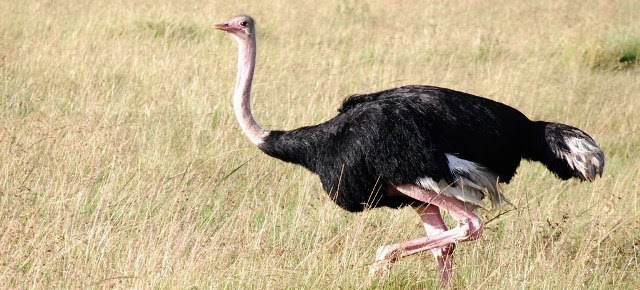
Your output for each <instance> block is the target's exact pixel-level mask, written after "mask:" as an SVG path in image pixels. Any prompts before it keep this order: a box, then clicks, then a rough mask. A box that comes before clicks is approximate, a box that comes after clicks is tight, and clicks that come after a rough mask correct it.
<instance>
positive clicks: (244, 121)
mask: <svg viewBox="0 0 640 290" xmlns="http://www.w3.org/2000/svg"><path fill="white" fill-rule="evenodd" d="M236 41H237V43H238V76H237V79H236V87H235V89H234V91H233V110H234V112H235V114H236V119H238V123H240V127H241V128H242V131H243V132H244V134H245V135H247V137H249V140H251V142H252V143H253V144H255V145H260V144H262V143H263V142H264V138H265V137H266V136H267V135H269V131H267V130H265V129H263V128H262V127H260V125H259V124H258V122H256V120H255V119H254V118H253V114H252V113H251V82H252V81H253V71H254V67H255V62H256V40H255V38H254V37H251V39H249V40H240V39H236Z"/></svg>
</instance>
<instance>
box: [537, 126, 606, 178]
mask: <svg viewBox="0 0 640 290" xmlns="http://www.w3.org/2000/svg"><path fill="white" fill-rule="evenodd" d="M530 136H531V139H530V140H528V141H529V142H527V144H525V145H524V146H525V148H527V150H526V151H528V152H527V153H528V154H527V156H525V157H527V158H528V159H531V160H535V161H540V162H542V163H543V164H544V165H545V166H546V167H547V168H548V169H549V170H551V171H552V172H553V173H555V174H556V175H557V176H558V177H560V178H562V179H569V178H571V177H575V178H578V179H580V180H589V181H592V180H594V179H595V178H596V176H602V171H603V170H604V160H605V158H604V153H603V152H602V149H600V147H598V144H596V142H595V141H594V140H593V138H591V136H589V135H588V134H587V133H585V132H583V131H582V130H580V129H578V128H575V127H571V126H568V125H564V124H558V123H549V122H542V121H539V122H534V123H533V130H532V132H531V134H530Z"/></svg>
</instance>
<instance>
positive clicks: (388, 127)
mask: <svg viewBox="0 0 640 290" xmlns="http://www.w3.org/2000/svg"><path fill="white" fill-rule="evenodd" d="M540 124H544V125H540ZM549 124H555V123H546V122H545V123H540V122H532V121H530V120H529V119H528V118H527V117H526V116H524V115H523V114H522V113H520V112H519V111H518V110H516V109H514V108H512V107H509V106H507V105H504V104H501V103H498V102H495V101H492V100H489V99H485V98H482V97H478V96H474V95H470V94H466V93H462V92H458V91H454V90H449V89H444V88H438V87H430V86H405V87H400V88H395V89H390V90H385V91H381V92H377V93H372V94H363V95H354V96H351V97H349V98H347V99H346V100H345V101H344V103H343V105H342V107H341V108H340V109H339V114H338V115H337V116H335V117H334V118H332V119H330V120H328V121H327V122H325V123H322V124H318V125H315V126H308V127H303V128H299V129H295V130H292V131H286V132H285V131H272V132H270V134H269V135H268V136H267V137H266V139H265V140H264V143H263V144H261V145H260V149H261V150H262V151H264V152H265V153H266V154H268V155H270V156H273V157H276V158H279V159H281V160H284V161H287V162H291V163H295V164H300V165H302V166H304V167H306V168H307V169H309V170H310V171H312V172H315V173H316V174H318V175H319V177H320V180H321V181H322V185H323V188H324V189H325V190H326V191H327V192H328V193H329V195H330V196H331V197H332V199H333V200H334V201H335V202H336V203H337V204H338V205H339V206H341V207H342V208H344V209H346V210H348V211H351V212H357V211H362V210H363V209H365V208H372V207H378V206H389V207H400V206H403V205H407V204H410V203H413V202H417V201H415V200H413V199H411V198H409V197H405V196H402V195H400V196H398V195H391V194H389V191H388V187H389V185H393V184H396V185H400V184H409V183H416V181H417V180H418V179H420V178H425V177H428V178H431V179H433V180H435V181H439V180H445V181H447V182H448V183H452V182H454V180H453V177H452V174H451V170H450V168H449V165H448V163H447V158H446V156H445V154H451V155H455V156H456V157H458V158H460V159H464V160H468V161H473V162H476V163H479V164H481V165H483V166H485V167H486V168H489V169H490V170H491V171H492V172H494V173H495V174H496V175H497V176H498V177H499V181H500V182H509V181H510V180H511V178H512V177H513V175H514V174H515V172H516V169H517V167H518V165H519V163H520V160H521V159H522V158H526V159H532V160H537V161H542V162H543V163H545V165H546V166H547V167H548V168H549V169H550V170H551V171H553V172H554V173H556V174H557V175H558V176H559V177H561V178H568V177H578V178H582V179H591V178H590V177H589V176H590V175H589V174H591V175H595V174H599V173H601V172H602V167H601V166H600V165H595V166H591V167H589V166H581V165H580V164H582V163H580V161H579V160H578V161H576V162H574V163H575V164H577V165H575V166H572V165H571V162H567V161H566V159H567V158H568V157H571V156H572V155H571V153H572V152H573V151H571V148H570V147H575V145H566V144H565V142H564V139H563V138H564V136H565V135H566V134H567V132H573V133H572V134H578V133H579V134H578V135H580V134H582V135H580V136H578V138H582V139H585V138H588V139H589V140H591V142H593V140H592V139H591V138H590V137H589V136H588V135H586V134H585V133H584V132H582V131H580V130H578V129H575V128H573V127H569V126H566V125H560V124H556V125H549ZM541 126H542V127H541ZM558 126H559V127H558ZM562 126H565V127H566V128H565V127H562ZM559 128H560V129H559ZM567 128H568V129H567ZM575 130H577V131H575ZM576 132H578V133H576ZM578 143H579V142H578ZM563 146H564V147H563ZM593 146H595V148H597V145H595V142H593ZM583 147H584V146H583ZM587 147H588V146H587ZM597 150H599V148H597ZM574 151H575V150H574ZM567 152H568V153H567ZM599 152H600V153H601V151H599ZM563 153H566V154H563ZM574 153H575V152H574ZM595 155H597V154H595ZM581 158H582V157H581ZM588 158H590V157H584V159H588ZM593 158H601V160H602V162H601V163H602V164H601V165H602V166H603V165H604V156H603V155H602V156H601V157H599V156H596V157H593ZM583 163H584V162H583ZM581 167H589V168H586V169H585V170H582V171H583V172H586V173H585V174H582V175H585V176H581V174H577V173H576V172H579V171H581V170H580V168H581Z"/></svg>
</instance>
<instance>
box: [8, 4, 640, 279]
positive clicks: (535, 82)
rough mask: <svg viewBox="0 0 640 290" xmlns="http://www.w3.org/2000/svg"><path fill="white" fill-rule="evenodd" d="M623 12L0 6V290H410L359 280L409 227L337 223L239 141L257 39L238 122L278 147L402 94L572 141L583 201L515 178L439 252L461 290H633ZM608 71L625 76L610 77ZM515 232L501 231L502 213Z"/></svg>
mask: <svg viewBox="0 0 640 290" xmlns="http://www.w3.org/2000/svg"><path fill="white" fill-rule="evenodd" d="M638 11H640V7H639V5H638V3H637V1H632V0H617V1H590V2H589V3H585V2H582V1H563V2H555V1H536V2H531V3H528V2H512V1H472V2H465V3H451V2H433V3H426V2H424V1H414V2H411V3H408V2H406V1H405V2H401V1H369V2H367V4H361V3H360V2H357V1H345V0H336V1H329V2H323V3H322V4H318V3H316V2H311V1H301V2H296V3H291V2H289V1H275V2H270V3H269V4H263V3H260V2H247V3H243V4H238V3H235V2H229V1H189V2H185V1H172V0H166V1H144V0H143V1H137V2H134V3H128V2H127V3H125V2H119V1H116V2H82V1H80V2H78V1H56V2H55V3H53V2H43V1H13V0H9V1H3V2H1V3H0V118H1V120H2V123H0V205H1V206H0V228H1V229H3V230H2V231H0V285H2V287H6V288H111V287H115V288H223V289H226V288H243V289H244V288H249V289H272V288H276V289H281V288H293V289H298V288H303V289H327V288H329V289H332V288H346V289H413V288H433V287H436V285H437V284H436V280H435V279H436V276H437V275H436V272H435V265H434V264H435V263H433V261H432V257H431V256H430V255H428V254H426V255H420V256H416V257H411V258H407V259H406V260H403V261H401V262H399V263H397V264H396V265H395V267H394V268H393V271H392V273H391V275H390V277H388V278H386V279H378V280H371V279H370V278H369V277H368V266H369V263H370V262H371V261H372V259H373V255H374V252H375V249H376V248H377V247H378V246H380V245H383V244H386V243H392V242H397V241H401V240H404V239H410V238H415V237H418V236H421V235H422V229H421V225H420V223H419V219H417V217H416V216H415V214H414V213H412V212H411V210H407V209H404V210H390V209H381V210H373V211H369V212H365V213H362V214H358V215H354V214H349V213H345V212H343V211H341V210H340V209H339V208H337V207H336V206H335V205H334V204H333V203H332V202H331V201H330V200H329V199H328V198H327V197H326V196H325V194H324V193H323V192H322V190H321V187H320V184H319V182H318V180H317V178H316V177H315V176H313V175H311V174H310V173H308V172H307V171H305V170H304V169H301V168H299V167H295V166H292V165H289V164H284V163H282V162H279V161H277V160H272V159H270V158H268V157H267V156H265V155H263V154H261V153H260V152H259V151H258V150H257V149H256V148H254V147H253V146H251V145H250V143H249V142H248V141H247V140H246V138H245V137H244V136H242V134H241V132H240V130H239V128H238V126H237V125H236V123H235V119H234V117H233V110H232V109H231V106H230V95H231V91H232V88H233V82H234V78H235V61H236V60H235V57H236V48H235V46H234V44H233V42H232V40H231V39H230V38H229V37H228V36H226V35H224V33H222V32H218V31H215V30H214V29H213V28H212V25H213V24H214V23H218V22H221V21H223V20H226V19H227V18H229V17H230V16H233V15H235V14H239V13H247V14H251V15H253V16H254V17H255V18H256V20H257V22H258V29H259V36H258V37H259V56H258V69H257V71H256V77H255V86H254V92H255V110H254V111H255V112H254V113H255V114H256V116H257V119H258V120H259V121H261V123H263V124H264V125H265V126H266V127H268V128H284V129H291V128H295V127H298V126H303V125H307V124H312V123H318V122H321V121H323V120H326V119H328V118H330V117H332V116H333V115H334V114H335V109H336V107H337V106H338V105H339V104H340V102H341V101H342V99H343V98H344V97H345V96H347V95H349V94H351V93H358V92H370V91H376V90H380V89H383V88H388V87H394V86H399V85H402V84H432V85H438V86H444V87H450V88H454V89H458V90H462V91H467V92H470V93H475V94H480V95H483V96H486V97H489V98H492V99H495V100H498V101H501V102H504V103H507V104H509V105H512V106H515V107H517V108H519V109H520V110H521V111H523V112H524V113H526V114H527V115H528V116H530V117H531V118H532V119H545V120H550V121H556V122H563V123H568V124H571V125H575V126H578V127H581V128H583V129H585V130H586V131H587V132H589V133H590V134H591V136H593V137H594V138H595V139H596V140H597V141H598V142H599V144H600V145H601V146H602V148H603V149H604V151H605V154H606V156H607V164H606V167H605V174H604V176H603V177H602V178H600V179H598V180H596V181H595V182H593V183H580V182H576V181H566V182H563V181H560V180H557V179H555V178H554V177H553V176H552V175H551V174H550V173H548V172H547V171H546V170H545V169H544V168H543V167H542V166H540V165H539V164H530V163H527V162H523V164H522V165H521V167H520V169H519V172H520V173H519V175H517V177H516V178H515V179H514V180H513V181H512V183H510V184H509V185H507V186H505V187H504V189H505V192H506V195H507V196H508V197H509V198H510V199H511V201H512V202H513V203H514V204H515V205H516V206H517V209H515V210H511V208H510V207H509V206H505V207H504V208H501V209H500V211H497V212H481V215H482V216H483V219H484V220H485V221H486V220H490V219H491V218H493V217H496V216H498V215H499V214H500V212H506V211H508V212H506V213H505V214H503V215H500V216H499V217H498V218H497V219H495V220H492V221H491V222H489V223H488V224H487V230H486V231H485V235H484V237H483V238H482V239H481V240H480V241H478V242H473V243H463V244H460V245H459V247H458V248H457V249H458V250H457V252H456V253H457V254H456V264H455V267H456V276H455V284H456V285H458V288H460V289H467V288H469V289H513V288H532V289H557V288H586V289H610V288H616V289H636V288H637V287H638V285H640V274H638V273H640V222H639V221H640V214H639V211H638V210H639V209H640V208H639V206H640V204H639V200H638V199H639V195H638V191H639V189H640V183H639V180H640V153H639V151H638V148H639V147H640V134H639V132H640V127H639V126H638V124H639V123H640V120H639V118H640V101H639V100H640V99H639V98H638V92H640V71H639V67H638V65H637V63H638V61H637V60H638V39H639V37H640V30H638V27H640V22H639V21H640V15H639V12H638ZM623 59H624V60H623ZM509 210H511V211H509Z"/></svg>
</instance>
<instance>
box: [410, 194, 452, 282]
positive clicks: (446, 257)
mask: <svg viewBox="0 0 640 290" xmlns="http://www.w3.org/2000/svg"><path fill="white" fill-rule="evenodd" d="M413 209H414V210H415V211H416V212H418V214H419V215H420V219H422V225H423V226H424V229H425V231H426V232H427V236H428V237H434V236H437V235H439V234H442V233H443V232H446V231H447V230H449V229H448V228H447V225H446V224H445V223H444V220H443V219H442V215H441V214H440V209H439V208H438V207H437V206H435V205H419V206H414V207H413ZM454 248H455V245H454V244H449V245H446V246H444V247H441V248H435V249H431V253H432V254H433V256H434V257H435V258H436V262H437V263H438V272H439V274H440V281H441V282H442V284H444V285H449V283H450V281H451V277H452V273H453V269H452V266H453V250H454Z"/></svg>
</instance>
